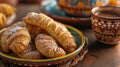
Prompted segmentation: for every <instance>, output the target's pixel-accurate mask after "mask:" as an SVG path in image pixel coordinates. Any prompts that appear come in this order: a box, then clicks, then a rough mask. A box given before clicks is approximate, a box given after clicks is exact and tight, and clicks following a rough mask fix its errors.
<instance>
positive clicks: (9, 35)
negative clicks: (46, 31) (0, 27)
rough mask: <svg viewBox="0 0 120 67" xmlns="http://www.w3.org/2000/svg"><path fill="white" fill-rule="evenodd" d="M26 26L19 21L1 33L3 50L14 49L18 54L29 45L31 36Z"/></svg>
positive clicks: (0, 38)
mask: <svg viewBox="0 0 120 67" xmlns="http://www.w3.org/2000/svg"><path fill="white" fill-rule="evenodd" d="M24 26H25V25H24V23H21V22H18V23H15V24H13V25H11V26H9V27H8V28H7V29H6V30H4V31H3V32H2V33H1V34H0V35H1V37H0V46H1V48H2V51H3V52H9V51H10V50H12V51H13V52H14V53H16V54H18V53H20V52H22V51H23V50H25V49H26V48H27V47H28V45H29V42H30V40H31V37H30V35H29V32H28V30H27V29H26V28H25V27H24Z"/></svg>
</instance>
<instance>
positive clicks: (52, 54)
mask: <svg viewBox="0 0 120 67" xmlns="http://www.w3.org/2000/svg"><path fill="white" fill-rule="evenodd" d="M35 45H36V48H37V49H38V50H39V51H40V52H41V53H42V54H43V55H44V56H45V57H47V58H56V57H60V56H64V55H65V54H66V53H65V51H64V50H63V49H62V48H61V47H58V45H57V43H56V41H55V40H54V39H53V38H52V37H51V36H50V35H46V34H39V35H37V36H36V39H35Z"/></svg>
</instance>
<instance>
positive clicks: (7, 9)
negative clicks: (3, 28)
mask: <svg viewBox="0 0 120 67" xmlns="http://www.w3.org/2000/svg"><path fill="white" fill-rule="evenodd" d="M15 11H16V10H15V8H14V7H12V6H10V5H8V4H5V3H1V4H0V13H3V14H5V15H6V16H7V17H8V16H11V15H12V14H14V13H15Z"/></svg>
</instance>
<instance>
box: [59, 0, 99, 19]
mask: <svg viewBox="0 0 120 67" xmlns="http://www.w3.org/2000/svg"><path fill="white" fill-rule="evenodd" d="M57 2H58V5H59V6H60V8H61V9H62V10H63V11H65V12H66V13H67V14H69V15H72V16H80V17H90V15H91V9H92V8H93V7H94V6H96V2H97V0H58V1H57Z"/></svg>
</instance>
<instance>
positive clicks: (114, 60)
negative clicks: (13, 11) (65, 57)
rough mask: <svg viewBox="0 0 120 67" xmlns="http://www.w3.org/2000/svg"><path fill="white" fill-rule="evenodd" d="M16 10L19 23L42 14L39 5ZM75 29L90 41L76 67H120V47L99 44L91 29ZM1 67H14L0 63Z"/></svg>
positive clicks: (19, 7)
mask: <svg viewBox="0 0 120 67" xmlns="http://www.w3.org/2000/svg"><path fill="white" fill-rule="evenodd" d="M16 8H17V20H18V21H21V20H22V17H23V16H25V15H26V14H27V13H28V12H31V11H33V12H40V11H39V4H36V5H35V4H20V5H18V6H16ZM75 27H76V28H78V29H79V30H81V31H82V32H83V33H84V35H85V36H86V37H87V38H88V40H89V48H88V49H89V52H88V53H87V54H86V56H85V57H84V59H83V60H82V61H81V62H79V63H78V64H77V65H76V67H120V45H116V46H107V45H105V44H102V43H99V42H97V41H96V38H95V36H94V33H93V32H92V30H91V28H87V29H86V28H83V27H82V28H81V27H80V26H79V25H78V26H75ZM0 67H13V66H11V65H10V64H8V65H3V64H1V63H0ZM17 67H18V66H17ZM19 67H21V66H19ZM22 67H23V66H22Z"/></svg>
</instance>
